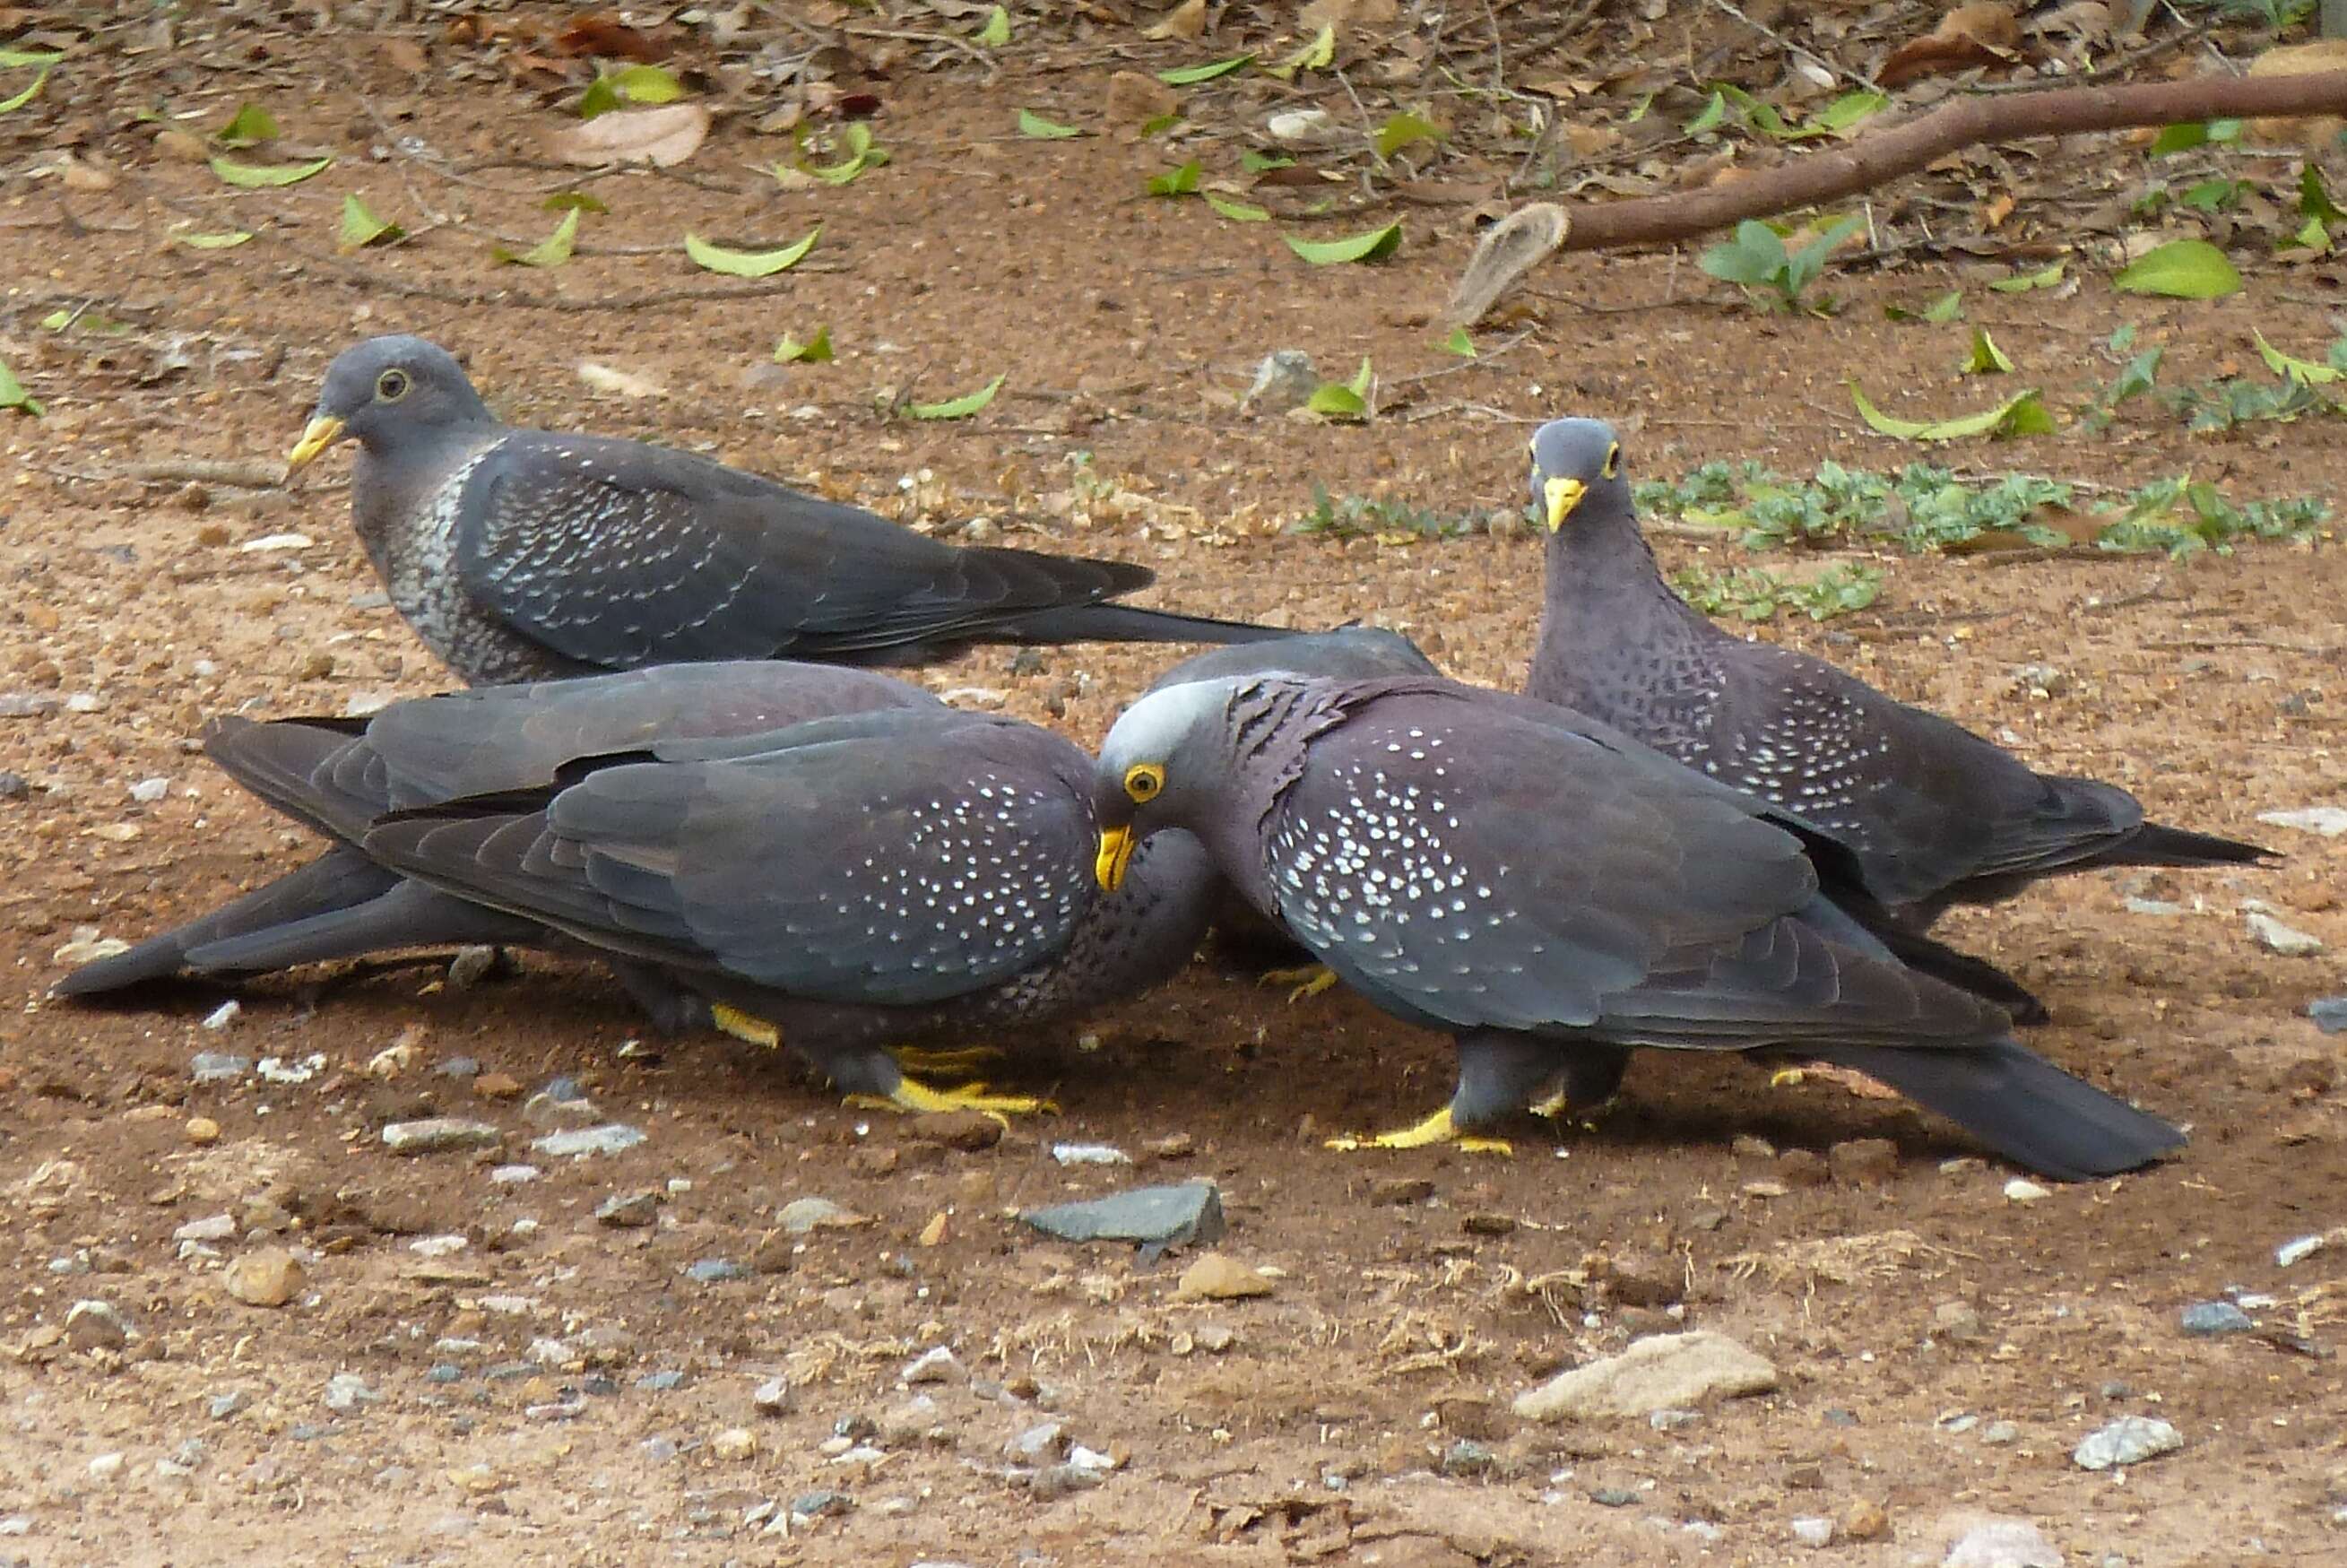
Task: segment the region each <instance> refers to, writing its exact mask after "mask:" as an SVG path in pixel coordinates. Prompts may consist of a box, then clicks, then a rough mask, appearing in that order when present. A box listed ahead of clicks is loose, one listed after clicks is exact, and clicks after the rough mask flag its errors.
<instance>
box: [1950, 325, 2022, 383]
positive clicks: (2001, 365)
mask: <svg viewBox="0 0 2347 1568" xmlns="http://www.w3.org/2000/svg"><path fill="white" fill-rule="evenodd" d="M1956 374H1959V375H2010V374H2013V361H2011V360H2009V359H2007V358H2006V357H2005V356H2004V350H2003V349H2001V348H1999V347H1997V346H1996V340H1995V339H1994V338H1993V337H1991V336H1989V335H1988V329H1987V328H1986V327H1974V328H1973V351H1972V353H1970V354H1966V355H1965V356H1964V362H1963V364H1960V365H1958V366H1956Z"/></svg>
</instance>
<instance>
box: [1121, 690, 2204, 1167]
mask: <svg viewBox="0 0 2347 1568" xmlns="http://www.w3.org/2000/svg"><path fill="white" fill-rule="evenodd" d="M1093 803H1094V804H1093V809H1094V813H1095V815H1097V816H1098V818H1099V820H1100V822H1101V825H1102V833H1101V840H1100V850H1099V858H1098V863H1097V866H1096V867H1095V871H1096V875H1097V876H1099V879H1100V881H1101V884H1102V886H1106V887H1115V886H1118V885H1119V883H1120V881H1121V880H1122V876H1123V875H1124V871H1125V866H1126V864H1127V857H1128V856H1131V855H1132V854H1133V848H1134V845H1136V844H1138V843H1139V842H1140V841H1141V840H1143V838H1145V837H1147V836H1148V835H1151V834H1153V833H1155V832H1157V831H1158V830H1159V829H1161V828H1168V827H1175V828H1184V829H1187V830H1188V831H1189V832H1191V833H1194V834H1195V835H1198V837H1199V838H1201V839H1202V840H1203V841H1204V843H1205V845H1206V849H1207V852H1208V853H1209V854H1210V855H1211V856H1213V858H1214V864H1215V866H1217V867H1218V868H1219V869H1220V870H1221V871H1222V872H1223V874H1224V875H1225V876H1227V877H1229V878H1230V879H1231V880H1232V881H1233V882H1234V883H1235V884H1236V885H1237V886H1238V887H1239V889H1240V890H1241V891H1242V892H1243V893H1245V895H1246V896H1247V897H1248V898H1249V899H1250V900H1251V901H1253V902H1254V903H1255V906H1256V907H1258V908H1260V909H1261V910H1262V911H1263V912H1264V913H1266V914H1267V915H1270V916H1272V917H1276V918H1277V919H1278V920H1279V921H1280V922H1281V923H1282V924H1283V925H1285V926H1286V927H1287V928H1288V929H1289V930H1290V931H1293V932H1294V933H1295V934H1296V936H1297V937H1298V938H1300V939H1301V940H1302V941H1303V942H1304V943H1305V944H1306V945H1307V946H1308V947H1309V948H1312V950H1313V951H1314V952H1315V953H1317V954H1318V955H1319V957H1320V958H1321V959H1322V960H1323V961H1324V962H1326V963H1327V964H1328V965H1329V967H1330V968H1334V969H1335V970H1336V971H1337V973H1338V974H1339V975H1340V976H1341V977H1342V978H1343V979H1344V980H1345V981H1346V983H1347V984H1348V985H1350V986H1351V987H1352V988H1353V989H1356V990H1358V991H1359V992H1361V993H1362V994H1363V995H1364V996H1366V997H1368V999H1370V1000H1372V1001H1373V1002H1375V1003H1376V1004H1377V1005H1378V1007H1380V1008H1382V1009H1385V1010H1386V1011H1388V1012H1389V1013H1392V1014H1393V1015H1394V1016H1396V1017H1398V1018H1400V1019H1402V1020H1405V1021H1409V1022H1413V1023H1418V1024H1422V1025H1426V1026H1429V1027H1432V1028H1438V1029H1447V1030H1450V1031H1451V1032H1452V1034H1453V1036H1454V1038H1455V1039H1456V1040H1457V1042H1458V1048H1459V1053H1460V1077H1459V1084H1458V1088H1457V1091H1456V1092H1455V1093H1454V1095H1453V1096H1452V1099H1451V1101H1450V1104H1449V1106H1447V1107H1446V1108H1445V1109H1444V1110H1442V1111H1440V1112H1437V1113H1436V1114H1435V1115H1433V1116H1431V1117H1429V1118H1428V1119H1427V1120H1426V1121H1425V1122H1421V1123H1419V1125H1418V1126H1416V1127H1413V1128H1410V1129H1408V1130H1406V1131H1404V1132H1398V1133H1392V1134H1389V1135H1387V1136H1386V1137H1384V1138H1381V1139H1379V1140H1378V1141H1377V1142H1378V1143H1380V1144H1381V1145H1384V1146H1392V1147H1405V1146H1409V1145H1412V1144H1417V1143H1432V1142H1439V1141H1441V1140H1444V1139H1448V1138H1451V1137H1455V1136H1457V1135H1458V1134H1459V1133H1460V1132H1473V1131H1475V1130H1477V1129H1481V1128H1484V1127H1487V1126H1489V1125H1490V1124H1491V1122H1494V1121H1496V1120H1497V1119H1499V1118H1500V1117H1501V1116H1503V1115H1505V1114H1507V1113H1509V1112H1514V1111H1518V1110H1522V1109H1524V1108H1527V1107H1530V1106H1532V1104H1533V1103H1534V1102H1536V1101H1537V1100H1538V1099H1539V1098H1540V1096H1541V1094H1542V1091H1543V1090H1545V1089H1546V1088H1548V1087H1549V1086H1550V1085H1551V1084H1553V1083H1556V1082H1558V1081H1563V1085H1564V1087H1565V1090H1566V1093H1567V1095H1568V1097H1569V1098H1570V1099H1572V1100H1574V1101H1580V1102H1587V1101H1590V1100H1594V1099H1602V1098H1604V1097H1605V1096H1606V1095H1608V1094H1610V1093H1611V1092H1612V1091H1613V1088H1614V1083H1615V1082H1616V1081H1618V1079H1619V1077H1620V1075H1621V1071H1622V1068H1623V1065H1624V1060H1625V1058H1626V1056H1627V1054H1628V1051H1629V1050H1630V1048H1633V1047H1637V1046H1658V1047H1663V1048H1665V1049H1673V1050H1737V1051H1743V1052H1749V1053H1753V1054H1755V1055H1757V1056H1759V1057H1761V1058H1763V1059H1778V1060H1788V1061H1802V1060H1807V1061H1822V1062H1825V1063H1829V1064H1830V1065H1834V1066H1838V1067H1844V1068H1852V1069H1856V1070H1858V1071H1861V1072H1864V1073H1867V1074H1869V1075H1870V1076H1872V1077H1874V1078H1877V1079H1880V1080H1881V1081H1883V1082H1885V1083H1888V1084H1890V1085H1891V1087H1893V1088H1895V1089H1898V1090H1899V1091H1901V1092H1903V1093H1905V1094H1906V1095H1907V1096H1908V1097H1910V1098H1911V1099H1913V1100H1916V1101H1919V1102H1922V1104H1924V1105H1926V1106H1928V1107H1930V1108H1932V1109H1933V1110H1935V1111H1938V1112H1941V1113H1942V1114H1943V1115H1946V1116H1948V1117H1949V1118H1950V1119H1951V1120H1952V1121H1954V1122H1958V1123H1959V1124H1960V1125H1962V1126H1963V1128H1964V1129H1965V1130H1966V1131H1968V1132H1971V1133H1972V1134H1973V1136H1974V1137H1976V1138H1978V1139H1979V1140H1980V1141H1981V1142H1983V1143H1985V1144H1987V1145H1988V1146H1989V1147H1991V1148H1993V1149H1994V1150H1996V1151H1997V1152H1998V1153H2002V1154H2004V1155H2005V1156H2006V1157H2007V1158H2009V1159H2012V1160H2014V1161H2015V1162H2016V1163H2020V1164H2023V1165H2025V1166H2028V1167H2030V1168H2032V1169H2034V1170H2036V1171H2039V1172H2041V1173H2045V1174H2047V1175H2051V1176H2056V1177H2064V1178H2081V1177H2086V1176H2091V1175H2099V1174H2106V1173H2111V1172H2116V1171H2124V1170H2128V1169H2131V1168H2133V1167H2135V1166H2137V1165H2140V1164H2143V1163H2147V1162H2148V1161H2150V1160H2153V1159H2156V1158H2157V1157H2158V1156H2159V1155H2160V1154H2161V1153H2165V1152H2166V1151H2168V1149H2171V1148H2174V1147H2175V1146H2177V1145H2178V1143H2181V1142H2182V1141H2183V1135H2182V1134H2181V1133H2180V1132H2178V1131H2177V1130H2176V1129H2175V1128H2173V1127H2171V1126H2169V1125H2168V1123H2167V1122H2162V1121H2160V1120H2158V1119H2157V1118H2156V1117H2153V1116H2149V1115H2147V1114H2145V1113H2144V1112H2139V1111H2137V1110H2135V1109H2133V1108H2132V1107H2130V1106H2128V1105H2127V1104H2126V1103H2124V1102H2121V1101H2118V1100H2116V1099H2114V1098H2112V1097H2111V1096H2110V1095H2108V1094H2106V1093H2104V1092H2103V1091H2101V1090H2099V1089H2096V1088H2094V1087H2092V1086H2090V1085H2088V1084H2086V1083H2085V1082H2083V1081H2079V1080H2077V1079H2075V1078H2073V1077H2071V1076H2069V1075H2068V1074H2067V1073H2065V1072H2062V1071H2059V1070H2058V1069H2056V1068H2055V1067H2053V1066H2051V1065H2050V1064H2048V1063H2047V1062H2045V1061H2043V1060H2042V1059H2040V1058H2038V1057H2036V1056H2034V1055H2032V1054H2031V1053H2030V1052H2028V1051H2027V1050H2024V1049H2023V1048H2022V1047H2021V1046H2020V1045H2019V1044H2017V1043H2015V1042H2014V1040H2013V1038H2012V1034H2011V1025H2010V1020H2009V1019H2008V1018H2007V1017H2006V1015H2005V1014H2004V1011H2003V1010H2001V1009H1997V1008H1995V1007H1993V1006H1992V1005H1990V1004H1989V1003H1987V1002H1984V1001H1983V1000H1981V999H1978V998H1976V997H1973V996H1971V995H1969V994H1967V993H1965V992H1963V991H1962V990H1959V989H1954V988H1952V987H1950V986H1947V985H1944V984H1942V982H1940V981H1938V980H1935V979H1932V978H1931V977H1930V976H1928V975H1925V974H1922V973H1921V972H1919V971H1917V970H1915V969H1913V968H1909V967H1908V966H1906V965H1904V964H1902V963H1901V962H1900V961H1899V960H1898V958H1897V957H1896V956H1895V955H1894V954H1893V952H1892V951H1891V948H1888V947H1887V946H1885V945H1884V944H1883V943H1882V942H1881V939H1880V938H1879V937H1878V936H1877V935H1876V933H1875V931H1874V930H1872V929H1870V926H1871V925H1879V924H1880V923H1881V920H1882V919H1883V918H1884V917H1883V916H1882V913H1881V909H1880V907H1879V906H1876V905H1874V904H1873V903H1872V901H1871V900H1870V899H1868V898H1866V897H1864V896H1863V894H1860V893H1854V892H1853V891H1852V890H1851V889H1850V888H1849V887H1848V886H1847V885H1846V883H1843V882H1842V881H1841V880H1840V876H1841V872H1840V869H1838V868H1839V867H1840V866H1841V864H1842V862H1843V861H1844V859H1845V857H1844V856H1842V855H1841V854H1840V852H1839V851H1838V850H1836V848H1835V846H1833V845H1831V844H1830V842H1829V841H1825V840H1822V839H1818V838H1816V837H1814V835H1809V834H1808V833H1807V831H1806V830H1805V829H1804V828H1803V827H1802V826H1801V825H1800V824H1799V821H1798V820H1797V819H1795V818H1793V817H1791V816H1789V815H1784V814H1780V813H1778V812H1775V811H1773V810H1771V809H1770V808H1768V807H1767V806H1765V805H1764V804H1760V803H1758V802H1756V801H1754V800H1752V799H1751V798H1750V797H1748V796H1747V795H1744V794H1738V793H1737V792H1736V791H1733V790H1730V789H1727V788H1726V787H1725V786H1722V785H1719V784H1714V783H1712V782H1710V781H1708V780H1706V779H1705V778H1703V777H1702V776H1700V775H1699V774H1695V773H1693V772H1692V771H1690V770H1688V769H1686V768H1683V767H1681V766H1679V765H1678V764H1676V763H1673V762H1671V761H1670V760H1669V759H1667V758H1665V757H1664V756H1662V755H1660V754H1659V753H1655V752H1653V751H1651V750H1649V749H1648V748H1646V747H1645V746H1643V745H1640V744H1639V743H1637V742H1635V741H1633V740H1631V739H1629V738H1628V737H1627V736H1624V735H1622V734H1620V733H1617V732H1614V731H1613V730H1610V729H1607V728H1606V727H1605V726H1604V725H1602V724H1599V723H1594V722H1592V721H1589V720H1586V719H1584V718H1583V717H1582V716H1581V715H1579V714H1575V713H1573V712H1568V711H1565V710H1563V709H1559V708H1556V707H1553V706H1552V705H1550V704H1546V703H1542V702H1535V701H1532V700H1531V699H1527V698H1522V697H1515V696H1511V695H1508V694H1506V693H1501V692H1481V691H1478V690H1476V689H1474V688H1471V687H1467V686H1462V685H1459V684H1457V683H1455V682H1444V681H1436V680H1426V679H1407V678H1406V679H1399V680H1384V681H1375V682H1313V681H1296V680H1292V679H1287V678H1284V677H1276V676H1269V677H1245V676H1240V677H1231V678H1226V679H1223V680H1218V681H1204V682H1192V683H1189V684H1187V685H1183V686H1176V687H1170V688H1167V689H1165V690H1163V691H1161V692H1154V693H1153V694H1151V695H1149V696H1147V697H1144V698H1143V699H1142V700H1141V701H1140V702H1137V703H1135V704H1134V705H1133V707H1132V708H1130V709H1128V710H1127V711H1126V712H1125V713H1124V714H1123V716H1122V717H1121V718H1120V719H1118V721H1117V722H1116V724H1115V726H1114V727H1113V728H1112V730H1111V731H1110V732H1109V735H1108V739H1107V741H1106V743H1104V745H1103V746H1102V752H1101V761H1100V764H1099V768H1098V772H1097V774H1096V776H1095V782H1094V794H1093Z"/></svg>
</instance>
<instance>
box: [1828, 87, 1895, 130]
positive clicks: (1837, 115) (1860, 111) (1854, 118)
mask: <svg viewBox="0 0 2347 1568" xmlns="http://www.w3.org/2000/svg"><path fill="white" fill-rule="evenodd" d="M1890 103H1891V100H1890V99H1889V98H1888V97H1884V96H1883V95H1882V94H1881V93H1871V92H1867V93H1844V94H1843V95H1842V96H1841V97H1838V98H1836V99H1834V101H1833V102H1831V103H1829V104H1828V105H1826V107H1825V108H1821V109H1819V111H1818V112H1817V113H1816V114H1815V115H1813V116H1811V117H1810V118H1809V125H1810V126H1811V127H1813V128H1815V129H1817V130H1819V131H1826V132H1835V133H1838V132H1840V131H1845V130H1848V129H1850V128H1851V127H1852V126H1854V125H1857V124H1859V123H1860V121H1862V120H1865V119H1867V118H1870V117H1871V116H1874V115H1877V114H1880V113H1881V112H1882V110H1883V109H1884V108H1887V107H1889V105H1890Z"/></svg>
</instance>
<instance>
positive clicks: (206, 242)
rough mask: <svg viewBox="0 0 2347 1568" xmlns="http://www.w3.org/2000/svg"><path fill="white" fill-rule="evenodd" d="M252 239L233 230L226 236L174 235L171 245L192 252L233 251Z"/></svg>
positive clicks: (225, 234)
mask: <svg viewBox="0 0 2347 1568" xmlns="http://www.w3.org/2000/svg"><path fill="white" fill-rule="evenodd" d="M251 238H252V236H251V235H250V234H245V233H241V232H239V231H235V230H231V231H228V232H226V233H224V234H174V235H172V236H171V243H172V244H174V245H185V246H186V247H187V248H188V249H189V250H190V251H232V250H234V249H235V248H236V247H237V246H239V245H241V244H243V243H244V242H245V241H247V240H250V239H251Z"/></svg>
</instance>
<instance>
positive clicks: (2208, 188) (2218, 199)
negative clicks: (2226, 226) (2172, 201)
mask: <svg viewBox="0 0 2347 1568" xmlns="http://www.w3.org/2000/svg"><path fill="white" fill-rule="evenodd" d="M2249 189H2250V188H2249V186H2248V185H2246V184H2244V183H2243V182H2242V181H2240V180H2238V179H2202V180H2198V181H2196V182H2194V183H2193V184H2191V185H2188V186H2187V187H2186V188H2185V189H2184V192H2183V194H2182V195H2180V196H2178V197H2177V199H2176V200H2178V202H2179V203H2181V204H2182V205H2184V206H2186V207H2189V208H2191V209H2192V210H2194V211H2195V212H2222V211H2223V210H2225V209H2227V208H2229V207H2231V206H2234V205H2236V204H2238V203H2239V201H2240V200H2241V198H2242V197H2243V196H2244V195H2245V194H2247V193H2248V191H2249Z"/></svg>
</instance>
